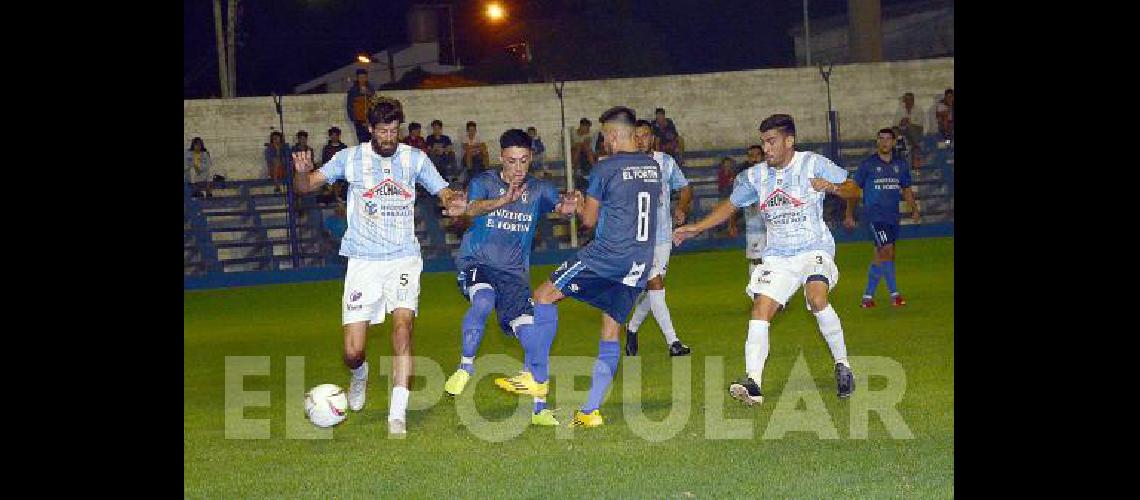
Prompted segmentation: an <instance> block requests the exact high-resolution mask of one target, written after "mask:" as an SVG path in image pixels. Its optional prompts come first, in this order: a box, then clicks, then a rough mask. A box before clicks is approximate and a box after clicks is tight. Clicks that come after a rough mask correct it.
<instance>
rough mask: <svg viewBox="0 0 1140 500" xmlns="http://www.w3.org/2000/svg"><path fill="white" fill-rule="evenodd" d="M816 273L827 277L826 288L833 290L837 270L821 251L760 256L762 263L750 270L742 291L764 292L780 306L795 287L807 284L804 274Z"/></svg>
mask: <svg viewBox="0 0 1140 500" xmlns="http://www.w3.org/2000/svg"><path fill="white" fill-rule="evenodd" d="M816 274H818V275H821V276H823V277H825V278H827V289H828V290H829V291H830V290H833V289H835V284H836V283H838V282H839V269H838V268H836V267H835V261H834V260H832V258H831V256H830V255H828V254H827V252H824V251H822V250H816V251H812V252H805V253H802V254H799V255H795V256H792V257H777V256H771V257H764V262H763V263H762V264H760V265H759V266H756V269H754V270H753V271H752V277H751V278H749V280H748V287H747V288H745V289H744V291H745V293H747V294H748V296H749V297H756V294H764V295H767V296H768V297H771V298H772V300H775V301H776V302H779V303H780V305H781V306H783V305H787V304H788V299H789V298H791V296H792V294H793V293H796V290H797V289H799V288H800V287H801V286H803V285H804V284H805V283H807V279H808V277H810V276H813V275H816ZM805 293H806V292H805Z"/></svg>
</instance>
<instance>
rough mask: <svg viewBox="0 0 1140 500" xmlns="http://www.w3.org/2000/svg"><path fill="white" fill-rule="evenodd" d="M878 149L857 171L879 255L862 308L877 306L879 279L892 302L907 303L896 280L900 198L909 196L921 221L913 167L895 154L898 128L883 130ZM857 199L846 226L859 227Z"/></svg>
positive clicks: (869, 273) (916, 219)
mask: <svg viewBox="0 0 1140 500" xmlns="http://www.w3.org/2000/svg"><path fill="white" fill-rule="evenodd" d="M876 149H877V151H876V152H875V154H873V155H871V156H870V157H868V158H867V159H866V160H863V163H861V164H860V165H859V170H856V171H855V185H856V186H858V187H859V189H860V190H861V191H862V193H863V211H864V212H863V214H864V217H866V219H867V226H868V227H869V228H870V230H871V239H872V241H874V242H875V256H874V258H873V260H871V267H870V269H868V270H867V289H866V290H865V291H864V292H863V300H862V302H861V303H860V304H859V307H863V308H870V307H875V298H874V297H875V289H876V288H878V287H879V278H880V277H883V278H886V279H887V290H888V291H890V292H891V304H892V305H894V306H896V307H898V306H905V305H906V299H904V298H903V296H902V294H901V293H899V288H898V284H897V283H896V282H895V240H897V239H898V237H899V219H900V215H899V198H900V193H901V195H902V196H901V197H902V198H905V199H906V202H907V204H908V205H909V206H910V210H911V213H910V216H911V219H912V220H914V223H915V224H918V222H919V220H921V216H920V215H919V212H918V205H917V204H916V203H915V201H914V190H913V189H911V185H910V166H909V165H907V164H906V161H904V160H903V159H902V158H898V157H895V156H894V150H895V131H894V130H892V129H889V128H884V129H881V130H879V137H878V144H877V148H876ZM856 203H858V200H856V199H849V200H847V216H846V217H844V220H843V225H844V226H846V227H847V228H848V229H854V228H855V205H856Z"/></svg>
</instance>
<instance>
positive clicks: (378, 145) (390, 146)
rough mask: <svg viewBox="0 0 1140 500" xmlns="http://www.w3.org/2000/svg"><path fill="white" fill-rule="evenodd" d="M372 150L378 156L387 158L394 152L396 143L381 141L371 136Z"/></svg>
mask: <svg viewBox="0 0 1140 500" xmlns="http://www.w3.org/2000/svg"><path fill="white" fill-rule="evenodd" d="M372 151H375V152H376V154H378V155H380V156H383V157H385V158H388V157H390V156H392V155H394V154H396V143H395V141H393V142H384V141H381V140H380V139H379V138H377V137H373V138H372Z"/></svg>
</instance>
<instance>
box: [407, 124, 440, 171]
mask: <svg viewBox="0 0 1140 500" xmlns="http://www.w3.org/2000/svg"><path fill="white" fill-rule="evenodd" d="M423 134H424V131H423V128H422V126H421V125H420V124H419V123H416V122H412V123H409V124H408V136H407V137H405V138H404V140H403V141H401V142H403V143H404V144H407V145H409V146H411V147H413V148H420V150H421V151H423V152H425V153H426V152H428V147H427V140H426V139H424V135H423ZM436 170H439V169H438V168H437V169H436Z"/></svg>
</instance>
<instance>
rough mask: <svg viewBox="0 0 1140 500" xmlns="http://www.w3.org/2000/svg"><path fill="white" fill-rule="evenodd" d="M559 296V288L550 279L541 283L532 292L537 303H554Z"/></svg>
mask: <svg viewBox="0 0 1140 500" xmlns="http://www.w3.org/2000/svg"><path fill="white" fill-rule="evenodd" d="M557 297H558V289H556V288H554V285H553V284H551V283H550V282H549V281H547V282H544V283H543V284H541V285H539V286H538V288H536V289H535V290H534V293H532V294H531V298H532V299H534V303H535V304H553V303H554V301H555V300H556V299H557Z"/></svg>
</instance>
